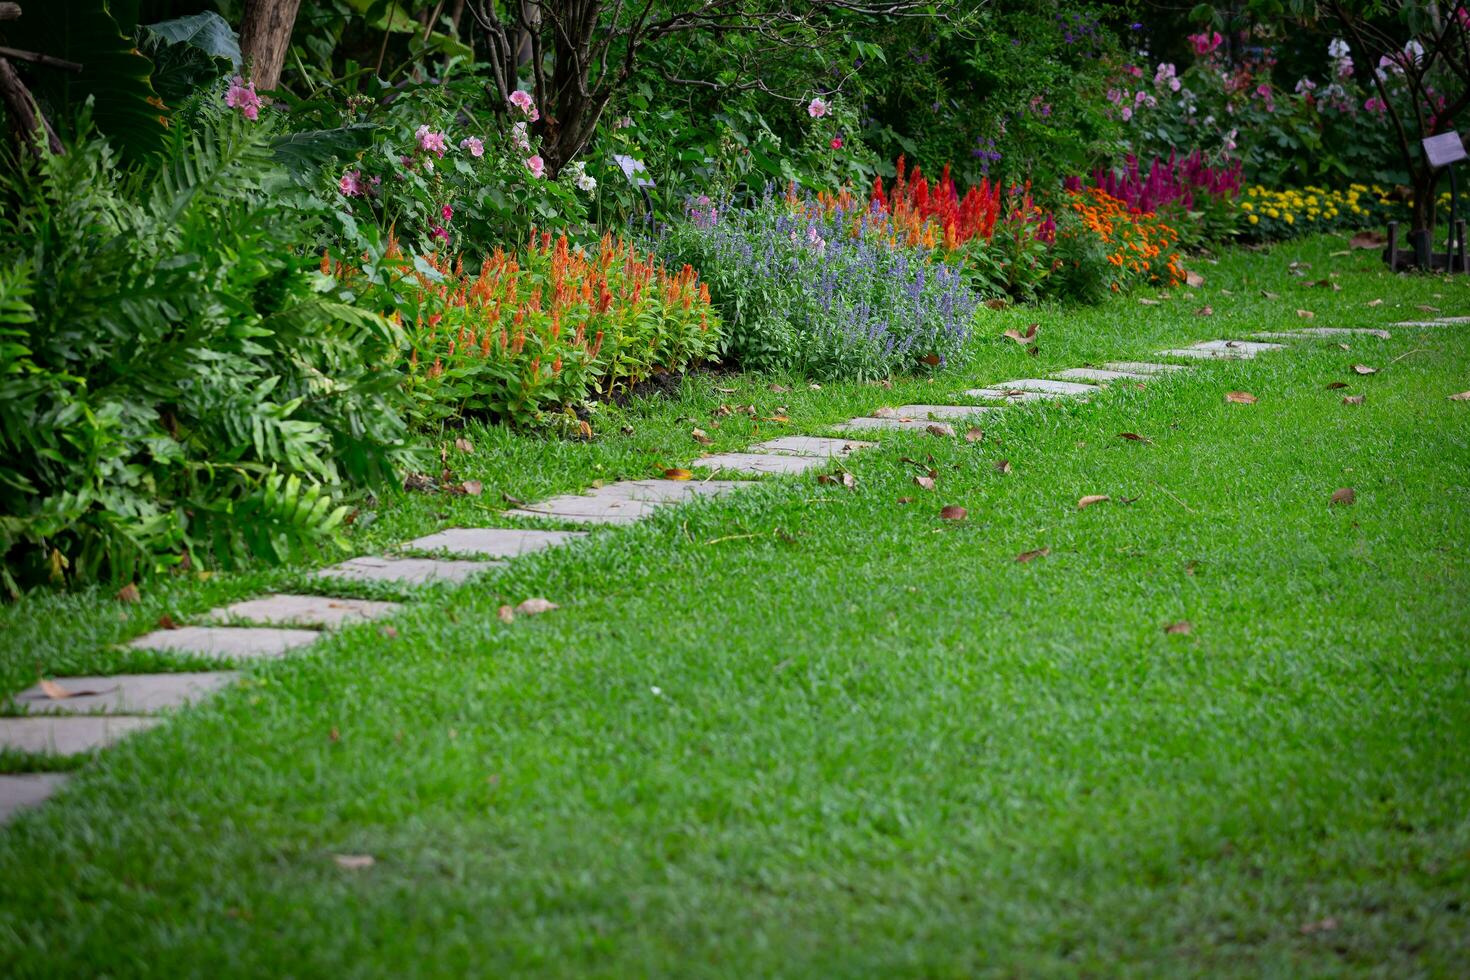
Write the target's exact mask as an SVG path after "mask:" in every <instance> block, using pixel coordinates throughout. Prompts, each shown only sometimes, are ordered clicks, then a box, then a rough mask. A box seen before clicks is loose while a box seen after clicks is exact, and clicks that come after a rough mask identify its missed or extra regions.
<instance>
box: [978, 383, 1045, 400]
mask: <svg viewBox="0 0 1470 980" xmlns="http://www.w3.org/2000/svg"><path fill="white" fill-rule="evenodd" d="M962 394H963V395H964V396H965V397H966V398H983V399H986V400H989V401H997V402H1050V401H1056V400H1057V399H1058V398H1063V397H1065V396H1064V395H1052V394H1048V393H1046V392H1044V391H1021V390H1020V389H1017V388H1010V389H1007V388H1001V387H999V386H996V387H994V388H971V389H970V390H969V391H966V392H962Z"/></svg>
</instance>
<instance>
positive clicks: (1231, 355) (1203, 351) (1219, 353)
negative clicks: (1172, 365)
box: [1158, 347, 1256, 361]
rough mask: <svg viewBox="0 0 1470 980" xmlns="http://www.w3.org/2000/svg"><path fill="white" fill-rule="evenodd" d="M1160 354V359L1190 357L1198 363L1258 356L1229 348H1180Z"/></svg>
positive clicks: (1244, 359)
mask: <svg viewBox="0 0 1470 980" xmlns="http://www.w3.org/2000/svg"><path fill="white" fill-rule="evenodd" d="M1158 353H1159V356H1160V357H1189V358H1193V359H1195V360H1198V361H1249V360H1251V359H1252V358H1254V357H1255V356H1256V355H1255V352H1254V351H1248V350H1235V349H1233V348H1228V347H1222V348H1219V349H1215V348H1200V347H1180V348H1178V349H1176V350H1161V351H1159V352H1158Z"/></svg>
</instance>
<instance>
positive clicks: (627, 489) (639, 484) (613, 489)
mask: <svg viewBox="0 0 1470 980" xmlns="http://www.w3.org/2000/svg"><path fill="white" fill-rule="evenodd" d="M752 485H753V484H751V483H750V482H749V481H748V480H619V481H618V482H617V483H609V484H608V485H607V486H605V487H599V488H598V489H596V490H593V491H592V493H591V495H590V496H591V497H593V498H594V499H598V500H636V501H640V502H642V503H649V504H656V503H667V504H682V503H684V502H686V501H689V500H693V499H694V498H695V497H718V496H721V495H722V494H726V493H729V492H731V491H732V490H748V489H750V487H751V486H752ZM532 506H537V505H534V504H533V505H532Z"/></svg>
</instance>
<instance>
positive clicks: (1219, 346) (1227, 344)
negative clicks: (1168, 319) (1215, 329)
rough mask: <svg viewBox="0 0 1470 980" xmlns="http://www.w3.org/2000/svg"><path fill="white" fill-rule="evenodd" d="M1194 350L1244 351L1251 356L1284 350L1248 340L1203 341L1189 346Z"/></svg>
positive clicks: (1275, 345)
mask: <svg viewBox="0 0 1470 980" xmlns="http://www.w3.org/2000/svg"><path fill="white" fill-rule="evenodd" d="M1189 346H1191V347H1193V348H1194V349H1196V350H1244V351H1250V352H1251V353H1252V354H1260V353H1262V352H1264V351H1271V350H1284V349H1285V348H1283V347H1282V345H1281V344H1262V343H1256V342H1253V341H1249V340H1205V341H1202V342H1200V343H1198V344H1190V345H1189Z"/></svg>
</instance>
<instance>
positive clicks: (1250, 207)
mask: <svg viewBox="0 0 1470 980" xmlns="http://www.w3.org/2000/svg"><path fill="white" fill-rule="evenodd" d="M1255 209H1256V206H1255V205H1254V204H1252V203H1251V202H1250V201H1242V202H1241V204H1240V210H1242V211H1254V210H1255Z"/></svg>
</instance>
